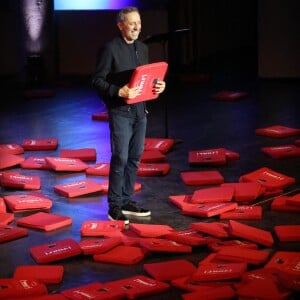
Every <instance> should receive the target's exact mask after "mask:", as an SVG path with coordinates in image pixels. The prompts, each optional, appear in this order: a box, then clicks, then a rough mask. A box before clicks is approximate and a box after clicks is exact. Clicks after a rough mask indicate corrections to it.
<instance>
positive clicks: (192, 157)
mask: <svg viewBox="0 0 300 300" xmlns="http://www.w3.org/2000/svg"><path fill="white" fill-rule="evenodd" d="M188 161H189V163H190V164H191V165H214V166H215V165H216V166H217V165H225V164H226V163H227V157H226V149H225V148H215V149H202V150H191V151H189V153H188Z"/></svg>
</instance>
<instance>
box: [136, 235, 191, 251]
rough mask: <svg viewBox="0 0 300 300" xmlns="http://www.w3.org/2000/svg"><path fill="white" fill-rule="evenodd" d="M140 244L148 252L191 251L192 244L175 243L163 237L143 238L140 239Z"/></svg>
mask: <svg viewBox="0 0 300 300" xmlns="http://www.w3.org/2000/svg"><path fill="white" fill-rule="evenodd" d="M140 246H141V247H143V248H145V249H147V250H149V251H150V252H178V253H190V252H192V246H190V245H186V244H181V243H177V242H174V241H171V240H167V239H165V238H143V239H141V240H140Z"/></svg>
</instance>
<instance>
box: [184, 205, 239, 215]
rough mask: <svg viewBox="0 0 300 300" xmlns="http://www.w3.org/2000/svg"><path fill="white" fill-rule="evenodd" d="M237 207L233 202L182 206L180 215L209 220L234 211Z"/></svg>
mask: <svg viewBox="0 0 300 300" xmlns="http://www.w3.org/2000/svg"><path fill="white" fill-rule="evenodd" d="M236 207H237V203H235V202H224V203H220V202H215V203H201V204H196V205H194V206H184V207H183V208H182V214H183V215H186V216H194V217H204V218H209V217H213V216H217V215H220V214H222V213H224V212H226V211H231V210H234V209H235V208H236Z"/></svg>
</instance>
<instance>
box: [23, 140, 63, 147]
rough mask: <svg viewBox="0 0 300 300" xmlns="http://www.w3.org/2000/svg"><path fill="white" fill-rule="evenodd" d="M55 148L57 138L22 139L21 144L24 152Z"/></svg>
mask: <svg viewBox="0 0 300 300" xmlns="http://www.w3.org/2000/svg"><path fill="white" fill-rule="evenodd" d="M57 146H58V139H57V138H43V139H24V140H23V143H22V147H23V148H24V149H25V150H56V148H57Z"/></svg>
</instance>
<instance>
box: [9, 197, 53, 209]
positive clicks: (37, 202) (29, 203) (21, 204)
mask: <svg viewBox="0 0 300 300" xmlns="http://www.w3.org/2000/svg"><path fill="white" fill-rule="evenodd" d="M4 199H5V202H6V205H7V207H8V208H9V209H10V211H12V212H18V211H19V212H20V211H26V210H33V209H50V208H51V207H52V204H53V202H52V200H51V199H49V198H47V197H46V196H45V195H43V194H41V193H28V194H14V195H6V196H4Z"/></svg>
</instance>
